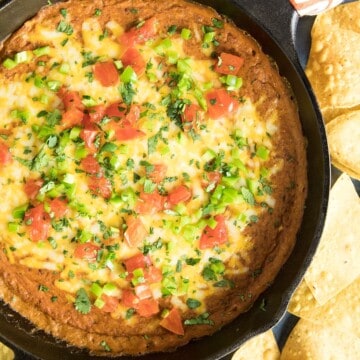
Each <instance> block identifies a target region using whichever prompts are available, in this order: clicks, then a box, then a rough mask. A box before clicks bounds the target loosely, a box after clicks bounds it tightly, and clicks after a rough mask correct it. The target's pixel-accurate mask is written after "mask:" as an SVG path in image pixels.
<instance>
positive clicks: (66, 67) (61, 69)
mask: <svg viewBox="0 0 360 360" xmlns="http://www.w3.org/2000/svg"><path fill="white" fill-rule="evenodd" d="M59 72H60V73H61V74H64V75H66V74H68V73H69V72H70V65H69V64H68V63H63V64H61V65H60V67H59Z"/></svg>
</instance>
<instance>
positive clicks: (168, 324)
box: [160, 308, 185, 335]
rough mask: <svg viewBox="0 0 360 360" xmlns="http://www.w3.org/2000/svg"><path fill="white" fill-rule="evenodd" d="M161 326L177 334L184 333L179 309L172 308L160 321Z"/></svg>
mask: <svg viewBox="0 0 360 360" xmlns="http://www.w3.org/2000/svg"><path fill="white" fill-rule="evenodd" d="M160 326H162V327H163V328H165V329H166V330H169V331H171V332H172V333H174V334H177V335H184V333H185V332H184V327H183V324H182V320H181V315H180V312H179V310H178V309H176V308H172V309H171V310H170V312H169V314H168V315H167V316H166V317H165V318H164V319H162V320H161V321H160Z"/></svg>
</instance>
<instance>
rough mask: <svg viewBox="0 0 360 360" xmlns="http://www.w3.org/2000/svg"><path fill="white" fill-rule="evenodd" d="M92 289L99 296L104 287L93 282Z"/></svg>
mask: <svg viewBox="0 0 360 360" xmlns="http://www.w3.org/2000/svg"><path fill="white" fill-rule="evenodd" d="M90 291H91V292H92V293H93V294H94V295H95V296H96V297H99V296H101V295H102V292H103V289H102V287H101V286H100V285H99V284H98V283H97V282H93V283H92V285H91V288H90Z"/></svg>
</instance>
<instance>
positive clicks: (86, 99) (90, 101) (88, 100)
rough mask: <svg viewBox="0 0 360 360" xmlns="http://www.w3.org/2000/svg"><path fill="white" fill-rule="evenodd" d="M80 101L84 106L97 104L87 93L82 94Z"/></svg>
mask: <svg viewBox="0 0 360 360" xmlns="http://www.w3.org/2000/svg"><path fill="white" fill-rule="evenodd" d="M81 102H82V103H83V104H84V105H85V106H86V107H92V106H96V105H97V102H96V101H95V100H94V99H93V98H92V97H91V96H89V95H83V97H82V100H81Z"/></svg>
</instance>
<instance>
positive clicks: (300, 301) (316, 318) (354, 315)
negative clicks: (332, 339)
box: [289, 277, 360, 338]
mask: <svg viewBox="0 0 360 360" xmlns="http://www.w3.org/2000/svg"><path fill="white" fill-rule="evenodd" d="M289 312H291V313H292V314H293V315H296V316H298V317H301V318H302V319H306V320H309V321H312V322H315V323H318V324H322V325H323V326H325V325H328V326H333V327H338V328H339V329H341V330H342V331H346V332H351V333H353V334H355V335H356V336H358V337H359V338H360V327H359V324H360V277H359V278H358V279H357V280H355V281H354V282H353V283H352V284H350V285H349V286H348V287H347V288H346V289H344V290H343V291H341V292H340V293H339V294H338V295H337V296H335V297H334V298H332V299H330V300H329V301H328V302H327V303H326V304H325V305H323V306H320V305H319V304H318V303H317V302H316V300H315V298H314V297H313V295H312V293H311V291H310V289H309V288H308V287H307V285H306V283H305V282H304V281H303V282H302V283H301V285H300V286H299V288H298V289H297V290H296V292H295V294H294V296H293V298H292V299H291V301H290V304H289Z"/></svg>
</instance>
